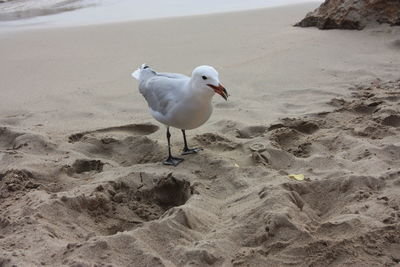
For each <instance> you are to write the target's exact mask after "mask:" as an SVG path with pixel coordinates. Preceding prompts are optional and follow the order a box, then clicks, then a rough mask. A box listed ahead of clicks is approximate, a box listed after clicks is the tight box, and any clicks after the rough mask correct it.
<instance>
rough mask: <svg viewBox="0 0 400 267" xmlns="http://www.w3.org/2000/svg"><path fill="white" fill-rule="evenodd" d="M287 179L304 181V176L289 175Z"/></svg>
mask: <svg viewBox="0 0 400 267" xmlns="http://www.w3.org/2000/svg"><path fill="white" fill-rule="evenodd" d="M289 178H293V179H295V180H297V181H303V180H304V174H289Z"/></svg>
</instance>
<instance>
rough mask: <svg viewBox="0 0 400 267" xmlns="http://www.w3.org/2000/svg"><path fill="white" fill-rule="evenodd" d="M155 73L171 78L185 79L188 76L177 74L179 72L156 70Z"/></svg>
mask: <svg viewBox="0 0 400 267" xmlns="http://www.w3.org/2000/svg"><path fill="white" fill-rule="evenodd" d="M157 75H159V76H163V77H167V78H171V79H187V78H189V77H188V76H186V75H183V74H179V73H167V72H157Z"/></svg>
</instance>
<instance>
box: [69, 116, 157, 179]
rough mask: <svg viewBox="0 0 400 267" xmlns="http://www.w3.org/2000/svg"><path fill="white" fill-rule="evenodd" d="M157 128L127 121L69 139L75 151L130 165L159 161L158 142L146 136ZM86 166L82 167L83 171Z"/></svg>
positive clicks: (78, 134) (71, 136) (77, 134)
mask: <svg viewBox="0 0 400 267" xmlns="http://www.w3.org/2000/svg"><path fill="white" fill-rule="evenodd" d="M158 129H159V127H158V126H156V125H153V124H129V125H123V126H118V127H108V128H103V129H98V130H94V131H87V132H81V133H76V134H73V135H70V136H69V138H68V139H69V142H70V143H72V144H73V146H74V150H76V151H78V152H80V153H82V154H84V155H85V156H87V157H90V158H93V157H97V158H99V159H105V160H111V161H114V162H116V163H118V164H119V165H121V166H131V165H134V164H143V163H150V162H152V163H153V162H159V161H160V160H161V159H162V156H163V151H162V149H161V147H160V145H159V144H158V143H157V142H156V141H154V140H152V139H149V138H148V137H147V135H149V134H152V133H154V132H156V131H157V130H158ZM86 169H87V168H86ZM86 169H85V168H84V171H85V170H86Z"/></svg>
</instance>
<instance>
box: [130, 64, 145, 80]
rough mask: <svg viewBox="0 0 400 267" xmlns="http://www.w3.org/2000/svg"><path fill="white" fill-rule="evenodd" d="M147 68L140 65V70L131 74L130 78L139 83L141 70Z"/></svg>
mask: <svg viewBox="0 0 400 267" xmlns="http://www.w3.org/2000/svg"><path fill="white" fill-rule="evenodd" d="M148 67H149V66H147V65H146V64H142V66H140V68H138V69H137V70H135V71H134V72H132V77H133V78H135V79H136V80H138V81H140V74H141V73H142V70H144V69H147V68H148Z"/></svg>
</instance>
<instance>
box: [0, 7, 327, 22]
mask: <svg viewBox="0 0 400 267" xmlns="http://www.w3.org/2000/svg"><path fill="white" fill-rule="evenodd" d="M314 1H315V0H314ZM317 1H319V2H321V1H322V0H317ZM302 2H310V0H150V1H149V0H78V1H77V0H69V1H63V0H58V1H57V0H25V1H24V0H11V1H7V2H5V3H0V28H8V27H37V26H40V27H43V26H47V27H51V26H79V25H91V24H101V23H113V22H122V21H132V20H145V19H154V18H165V17H178V16H191V15H200V14H212V13H221V12H230V11H240V10H250V9H257V8H265V7H273V6H280V5H288V4H296V3H302Z"/></svg>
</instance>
